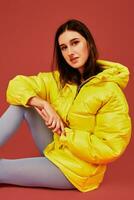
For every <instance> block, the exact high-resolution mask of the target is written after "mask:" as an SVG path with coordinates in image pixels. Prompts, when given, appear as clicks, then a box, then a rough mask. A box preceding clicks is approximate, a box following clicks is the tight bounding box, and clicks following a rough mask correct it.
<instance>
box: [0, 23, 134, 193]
mask: <svg viewBox="0 0 134 200" xmlns="http://www.w3.org/2000/svg"><path fill="white" fill-rule="evenodd" d="M53 66H55V69H52V71H51V72H44V73H39V74H38V75H36V76H23V75H18V76H17V77H15V78H14V79H13V80H11V81H10V82H9V85H8V89H7V101H8V102H9V103H10V104H12V105H10V106H9V108H8V109H7V110H6V112H5V113H4V114H3V116H2V117H1V119H0V145H1V146H2V145H3V144H4V143H5V142H6V141H7V140H8V139H9V137H11V135H12V134H13V133H14V132H15V130H16V129H17V128H18V126H19V125H20V124H21V122H22V121H23V119H24V120H26V121H27V123H28V125H29V127H30V130H31V133H32V135H33V139H34V141H35V143H36V144H37V147H38V149H39V151H40V153H41V155H42V157H37V158H25V159H16V160H8V159H0V183H8V184H15V185H22V186H33V187H35V186H37V187H49V188H59V189H74V188H75V189H78V190H79V191H81V192H87V191H90V190H93V189H96V188H98V187H99V185H100V183H101V182H102V180H103V177H104V173H105V171H106V167H107V164H108V163H110V162H112V161H114V160H116V159H117V158H119V157H120V156H121V155H122V154H123V152H124V151H125V149H126V147H127V145H128V143H129V141H130V135H131V120H130V117H129V113H128V105H127V102H126V98H125V96H124V94H123V92H122V89H123V88H125V87H126V85H127V82H128V79H129V72H128V69H127V67H125V66H123V65H121V64H119V63H115V62H110V61H105V60H98V53H97V49H96V45H95V42H94V39H93V37H92V35H91V33H90V31H89V30H88V28H87V27H86V26H85V25H84V24H83V23H82V22H80V21H78V20H69V21H67V22H65V23H64V24H62V25H61V26H60V27H59V28H58V30H57V32H56V35H55V46H54V58H53ZM7 124H8V126H7Z"/></svg>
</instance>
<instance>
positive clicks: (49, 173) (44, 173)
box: [0, 106, 74, 189]
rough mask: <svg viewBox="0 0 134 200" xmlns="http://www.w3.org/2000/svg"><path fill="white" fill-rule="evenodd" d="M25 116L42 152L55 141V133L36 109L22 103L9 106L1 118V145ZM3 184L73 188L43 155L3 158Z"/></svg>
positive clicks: (0, 174)
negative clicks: (21, 104)
mask: <svg viewBox="0 0 134 200" xmlns="http://www.w3.org/2000/svg"><path fill="white" fill-rule="evenodd" d="M23 119H25V120H26V121H27V123H28V125H29V127H30V130H31V132H32V135H33V138H34V140H35V143H36V144H37V146H38V148H39V150H40V152H41V153H42V151H43V149H44V148H45V146H47V144H48V143H50V142H51V141H52V140H53V135H52V132H51V130H50V129H48V128H47V126H46V125H45V123H44V121H43V120H42V119H41V117H40V116H39V115H38V113H37V112H36V111H35V110H33V109H31V108H24V107H23V106H9V108H8V109H7V110H6V112H5V113H4V114H3V115H2V117H1V118H0V145H3V144H4V143H5V142H6V141H7V140H8V139H9V138H10V137H11V135H12V134H13V133H14V132H15V131H16V129H17V128H18V127H19V125H20V124H21V122H22V121H23ZM0 183H8V184H15V185H22V186H37V187H50V188H59V189H71V188H74V186H73V185H72V184H71V183H70V182H69V181H68V180H67V178H66V177H65V176H64V175H63V174H62V172H61V171H60V169H59V168H58V167H56V166H55V165H54V164H53V163H52V162H51V161H49V160H48V159H47V158H44V157H38V158H24V159H15V160H8V159H0Z"/></svg>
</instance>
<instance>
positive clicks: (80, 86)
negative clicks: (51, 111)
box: [66, 76, 94, 124]
mask: <svg viewBox="0 0 134 200" xmlns="http://www.w3.org/2000/svg"><path fill="white" fill-rule="evenodd" d="M92 78H94V76H92V77H90V78H89V79H87V80H86V81H84V82H83V83H81V84H80V85H79V86H78V88H77V91H76V95H75V97H74V99H73V101H72V105H73V103H74V100H75V99H76V97H77V95H78V94H79V92H80V89H81V88H82V86H83V85H84V84H85V83H87V82H88V81H89V80H91V79H92ZM72 105H71V106H72ZM71 106H70V108H71ZM70 108H69V110H70ZM69 110H68V113H69ZM68 113H67V115H66V122H67V123H68V124H69V122H68V120H67V117H68Z"/></svg>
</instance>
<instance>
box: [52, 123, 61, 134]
mask: <svg viewBox="0 0 134 200" xmlns="http://www.w3.org/2000/svg"><path fill="white" fill-rule="evenodd" d="M58 130H59V132H61V131H60V121H57V123H56V126H55V128H54V129H53V131H54V132H56V131H58Z"/></svg>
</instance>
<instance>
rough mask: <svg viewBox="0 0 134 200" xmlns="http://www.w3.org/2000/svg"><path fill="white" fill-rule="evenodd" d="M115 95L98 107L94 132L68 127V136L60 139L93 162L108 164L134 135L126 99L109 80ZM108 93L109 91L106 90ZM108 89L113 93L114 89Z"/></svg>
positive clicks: (64, 144) (74, 151) (63, 143)
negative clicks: (133, 134) (132, 134)
mask: <svg viewBox="0 0 134 200" xmlns="http://www.w3.org/2000/svg"><path fill="white" fill-rule="evenodd" d="M109 85H111V88H112V91H113V93H112V97H109V98H108V99H107V101H105V103H104V104H103V105H102V106H101V107H100V108H98V112H97V113H96V116H95V128H94V131H93V132H88V131H83V130H76V129H75V130H74V129H73V130H72V129H71V128H65V130H66V136H65V135H61V137H60V142H61V144H62V145H63V146H67V147H68V148H69V149H70V151H71V152H72V153H73V154H75V155H76V156H77V157H79V158H80V159H82V160H85V161H87V162H89V163H94V164H107V163H109V162H112V161H114V160H116V159H117V158H119V157H120V156H121V155H122V154H123V152H124V151H125V149H126V147H127V145H128V143H129V141H130V136H131V120H130V117H129V114H128V105H127V102H126V99H125V97H124V95H123V93H122V91H121V89H120V88H119V87H118V86H117V84H114V83H110V84H109ZM103 92H104V94H105V95H107V94H106V93H107V92H106V91H103ZM108 92H109V93H111V91H109V89H108Z"/></svg>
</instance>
